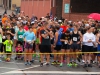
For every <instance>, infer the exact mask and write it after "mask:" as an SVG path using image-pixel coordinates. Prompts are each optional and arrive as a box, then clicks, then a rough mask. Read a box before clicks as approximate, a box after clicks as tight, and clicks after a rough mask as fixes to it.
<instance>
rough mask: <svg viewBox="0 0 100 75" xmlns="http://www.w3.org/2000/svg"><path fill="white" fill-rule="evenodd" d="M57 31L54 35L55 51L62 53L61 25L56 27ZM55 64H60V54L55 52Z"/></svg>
mask: <svg viewBox="0 0 100 75" xmlns="http://www.w3.org/2000/svg"><path fill="white" fill-rule="evenodd" d="M55 29H56V32H55V37H54V51H53V52H54V53H60V52H61V46H62V42H61V41H60V39H61V35H62V30H61V31H60V26H59V25H56V27H55ZM53 64H60V55H58V54H54V62H52V65H53Z"/></svg>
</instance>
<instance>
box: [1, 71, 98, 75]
mask: <svg viewBox="0 0 100 75" xmlns="http://www.w3.org/2000/svg"><path fill="white" fill-rule="evenodd" d="M23 73H26V74H61V75H64V74H73V75H77V74H80V75H84V74H88V75H91V74H100V72H73V71H12V72H6V73H3V74H1V75H7V74H23Z"/></svg>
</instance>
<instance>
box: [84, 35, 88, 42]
mask: <svg viewBox="0 0 100 75" xmlns="http://www.w3.org/2000/svg"><path fill="white" fill-rule="evenodd" d="M83 42H88V39H87V38H86V35H85V34H84V35H83Z"/></svg>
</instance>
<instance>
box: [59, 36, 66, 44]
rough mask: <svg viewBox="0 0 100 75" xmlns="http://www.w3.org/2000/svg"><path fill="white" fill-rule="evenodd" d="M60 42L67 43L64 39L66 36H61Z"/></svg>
mask: <svg viewBox="0 0 100 75" xmlns="http://www.w3.org/2000/svg"><path fill="white" fill-rule="evenodd" d="M60 41H61V42H65V41H66V40H65V39H64V34H62V35H61V39H60Z"/></svg>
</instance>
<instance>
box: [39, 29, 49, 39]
mask: <svg viewBox="0 0 100 75" xmlns="http://www.w3.org/2000/svg"><path fill="white" fill-rule="evenodd" d="M40 34H41V36H42V37H43V38H46V37H47V36H48V34H47V33H46V34H44V30H42V31H41V32H40Z"/></svg>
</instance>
